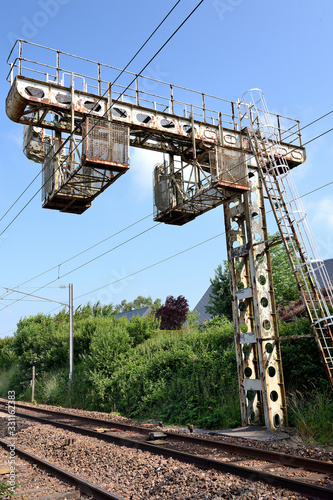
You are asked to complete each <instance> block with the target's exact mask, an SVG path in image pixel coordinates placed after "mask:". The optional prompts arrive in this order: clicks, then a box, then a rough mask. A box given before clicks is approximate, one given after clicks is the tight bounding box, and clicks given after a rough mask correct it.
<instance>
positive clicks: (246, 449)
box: [0, 400, 333, 475]
mask: <svg viewBox="0 0 333 500" xmlns="http://www.w3.org/2000/svg"><path fill="white" fill-rule="evenodd" d="M0 404H2V405H3V404H5V403H4V402H3V401H1V400H0ZM15 406H16V407H19V408H25V409H26V410H28V411H30V410H31V411H36V412H37V411H38V412H40V413H46V414H47V413H48V414H51V415H54V416H58V417H59V418H61V417H65V418H72V419H77V420H81V421H88V422H89V421H90V422H92V423H93V424H95V425H100V426H101V425H103V426H105V425H110V426H112V427H113V428H115V429H119V430H123V431H129V432H138V433H140V434H149V433H150V432H152V431H153V429H151V428H149V429H148V428H146V427H142V426H135V425H131V424H123V423H119V422H113V421H112V420H111V421H110V420H104V419H99V418H94V417H88V416H87V417H86V416H83V415H75V414H73V413H68V412H59V411H56V410H48V409H46V408H36V407H33V406H30V405H24V404H19V403H16V405H15ZM16 414H17V415H19V413H18V412H16ZM26 416H27V417H29V415H26ZM43 421H44V419H43ZM161 431H162V430H161ZM163 433H164V434H165V435H166V437H167V438H168V439H172V440H174V441H179V442H184V443H189V444H197V445H200V446H204V447H206V448H215V449H218V450H222V451H227V452H229V453H232V454H234V455H245V456H247V457H249V458H255V459H258V460H266V461H268V462H274V463H277V464H280V465H284V466H288V467H301V468H303V469H306V470H309V471H313V472H320V473H323V474H332V475H333V463H330V462H325V461H323V460H314V459H312V458H306V457H299V456H297V455H291V454H290V453H281V452H278V451H271V450H262V449H260V448H253V447H250V446H244V445H240V444H233V443H223V442H220V441H214V440H213V439H209V438H200V437H195V436H188V435H186V434H178V433H176V432H167V431H164V430H163Z"/></svg>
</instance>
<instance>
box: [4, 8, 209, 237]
mask: <svg viewBox="0 0 333 500" xmlns="http://www.w3.org/2000/svg"><path fill="white" fill-rule="evenodd" d="M203 2H204V0H200V2H199V3H198V4H197V5H196V7H195V8H194V9H193V10H192V11H191V12H190V14H189V15H188V16H187V17H186V18H185V19H184V21H183V22H182V23H181V24H180V25H179V26H178V28H177V29H176V30H175V31H174V32H173V33H172V35H171V36H170V37H169V38H168V39H167V40H166V42H164V44H163V45H162V46H161V47H160V48H159V49H158V51H157V52H155V54H154V55H153V57H151V59H150V60H149V61H148V63H147V64H146V65H145V66H144V67H143V68H142V69H141V71H140V72H139V73H138V75H141V74H142V73H143V71H144V70H145V69H146V68H147V67H148V66H149V64H150V63H151V62H152V61H153V60H154V59H155V58H156V57H157V56H158V54H159V53H160V52H161V51H162V50H163V49H164V47H165V46H166V45H167V44H168V43H169V42H170V40H171V39H172V38H173V37H174V36H175V35H176V33H177V32H178V31H179V30H180V29H181V28H182V26H183V25H184V24H185V23H186V22H187V21H188V19H189V18H190V17H191V16H192V15H193V14H194V12H195V11H196V10H197V9H198V8H199V6H200V5H201V4H202V3H203ZM178 3H179V2H177V3H176V5H177V4H178ZM176 5H175V6H174V7H173V9H174V8H175V7H176ZM173 9H171V11H170V12H169V14H170V13H171V12H172V10H173ZM169 14H168V15H169ZM168 15H167V16H166V17H165V19H166V18H167V17H168ZM165 19H164V20H165ZM164 20H163V21H162V22H161V23H160V24H162V23H163V22H164ZM156 30H157V29H156ZM156 30H155V32H156ZM151 37H152V35H150V37H149V38H151ZM144 45H145V44H144ZM144 45H143V46H144ZM143 46H142V48H143ZM140 50H141V49H140ZM140 50H139V51H138V52H140ZM122 72H124V70H123V71H122ZM119 76H120V75H118V77H117V78H119ZM136 78H137V75H136V76H135V77H134V78H133V80H132V81H131V82H130V83H129V85H128V86H127V87H126V88H125V89H124V90H123V92H122V93H121V94H120V95H119V97H118V98H117V99H116V100H115V101H113V102H112V104H111V106H109V107H108V108H107V109H106V111H105V113H104V114H103V116H102V117H98V119H97V121H96V123H94V124H93V125H92V126H91V127H90V129H89V131H88V132H87V133H86V134H85V135H84V136H83V137H82V138H81V139H80V140H79V141H78V143H76V144H75V147H74V148H73V149H72V151H71V153H72V152H73V151H76V150H77V149H78V146H79V145H80V144H82V142H83V141H84V139H85V138H86V137H87V135H88V134H90V133H91V132H92V130H93V129H94V128H95V127H96V126H97V125H98V123H99V122H100V121H101V120H102V119H103V117H104V116H105V115H106V114H107V113H108V111H109V110H110V109H111V108H112V107H113V106H114V105H115V104H116V103H117V102H118V101H119V99H120V98H121V96H122V95H124V93H125V92H126V90H128V89H129V88H130V86H131V85H132V84H133V83H134V82H135V80H136ZM105 93H106V92H104V95H105ZM101 98H102V97H100V98H99V100H98V101H97V102H99V101H100V100H101ZM91 112H92V110H91V111H90V112H89V113H87V115H89V114H90V113H91ZM78 128H79V127H76V128H75V129H74V131H72V132H71V134H70V135H69V136H68V137H67V138H66V139H65V141H64V142H63V143H62V145H61V146H60V147H59V148H58V150H57V151H55V152H54V155H53V156H52V157H54V156H56V155H57V154H58V153H59V152H60V151H61V150H62V149H63V148H64V146H65V145H66V144H67V142H68V141H69V139H70V138H71V137H74V135H75V132H77V131H78ZM51 159H52V158H50V160H49V162H50V161H51ZM65 161H66V160H64V161H62V162H61V163H60V164H59V166H58V167H57V168H56V170H55V171H54V173H55V172H56V171H57V170H59V169H60V168H61V166H62V165H63V164H64V163H65ZM44 167H45V165H44ZM42 170H43V169H42ZM54 173H53V174H51V175H50V177H49V178H48V179H46V181H45V182H44V184H42V186H41V187H40V188H39V189H38V191H36V193H35V194H34V195H33V196H32V197H31V198H30V199H29V200H28V202H27V203H26V204H25V205H24V206H23V208H22V209H21V210H20V211H19V212H18V213H17V214H16V216H15V217H14V218H13V219H12V220H11V221H10V223H9V224H8V225H7V226H6V227H5V229H4V230H3V231H2V232H1V233H0V236H2V235H3V234H4V233H5V231H7V229H8V228H9V227H10V226H11V225H12V224H13V223H14V222H15V220H16V219H17V218H18V217H19V216H20V215H21V213H22V212H23V211H24V210H25V209H26V208H27V206H28V205H29V204H30V203H31V202H32V200H33V199H34V198H35V197H36V196H37V194H38V193H39V192H40V191H41V190H42V189H43V187H44V186H45V185H46V184H47V182H48V181H49V180H50V179H51V177H52V176H53V175H54ZM39 175H40V173H39V174H38V175H37V176H36V177H35V178H34V180H33V181H32V182H34V181H35V180H36V179H37V178H38V177H39ZM74 175H75V171H74V173H72V175H70V176H69V178H68V181H69V180H71V178H72V177H73V176H74ZM20 197H21V195H20ZM20 197H19V198H20ZM15 203H16V202H15ZM15 203H14V204H13V206H14V205H15ZM7 213H8V211H7Z"/></svg>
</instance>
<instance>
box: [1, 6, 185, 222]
mask: <svg viewBox="0 0 333 500" xmlns="http://www.w3.org/2000/svg"><path fill="white" fill-rule="evenodd" d="M180 2H181V0H178V1H177V2H176V3H175V5H174V6H173V7H172V8H171V9H170V10H169V12H168V13H167V15H166V16H165V17H164V18H163V19H162V21H161V22H160V23H159V25H158V26H157V27H156V28H155V29H154V31H153V32H152V33H151V34H150V35H149V37H148V38H147V39H146V41H145V42H144V43H143V44H142V45H141V47H140V48H139V50H137V51H136V53H135V54H134V56H133V57H132V58H131V59H130V61H129V62H128V63H127V64H126V66H125V67H124V68H123V69H122V70H121V72H120V73H119V75H118V76H117V77H116V78H115V80H114V81H113V82H112V85H114V84H115V83H116V81H117V80H118V79H119V78H120V77H121V75H122V74H123V73H124V72H125V71H126V69H127V68H128V67H129V66H130V64H131V63H132V62H133V61H134V59H135V58H136V57H137V56H138V55H139V53H140V52H141V51H142V49H143V48H144V47H145V46H146V45H147V43H148V42H149V40H150V39H151V38H152V37H153V36H154V35H155V33H156V32H157V31H158V30H159V28H160V27H161V26H162V24H163V23H164V22H165V21H166V19H167V18H168V17H169V16H170V14H171V13H172V12H173V11H174V9H175V8H176V7H177V5H178V4H179V3H180ZM106 93H107V90H106V91H105V92H104V94H103V95H102V97H104V96H105V94H106ZM100 100H101V97H100V98H99V100H98V101H97V103H96V104H98V102H100ZM92 111H93V110H90V111H89V113H87V115H90V114H91V113H92ZM61 148H62V146H61ZM61 148H60V149H61ZM57 153H58V151H57ZM55 154H56V153H55ZM42 171H43V168H42V169H41V170H40V172H38V174H37V175H36V176H35V177H34V178H33V179H32V181H31V182H30V183H29V184H28V186H27V187H26V188H25V189H24V190H23V191H22V193H21V194H20V195H19V196H18V197H17V198H16V200H15V201H14V202H13V203H12V205H11V206H10V207H9V208H8V210H7V211H6V212H5V213H4V214H3V215H2V217H1V218H0V222H1V221H2V220H3V219H4V218H5V217H6V215H7V214H8V213H9V212H10V211H11V209H12V208H13V207H14V206H15V205H16V203H17V202H18V201H19V200H20V199H21V198H22V196H23V195H24V194H25V193H26V192H27V190H28V189H29V188H30V186H32V184H33V183H34V182H35V181H36V180H37V179H38V177H39V176H40V174H41V173H42ZM42 187H43V186H42Z"/></svg>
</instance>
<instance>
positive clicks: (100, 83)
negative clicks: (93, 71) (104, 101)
mask: <svg viewBox="0 0 333 500" xmlns="http://www.w3.org/2000/svg"><path fill="white" fill-rule="evenodd" d="M98 95H102V82H101V65H100V63H98Z"/></svg>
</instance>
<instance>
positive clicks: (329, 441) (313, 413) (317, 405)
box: [288, 392, 333, 445]
mask: <svg viewBox="0 0 333 500" xmlns="http://www.w3.org/2000/svg"><path fill="white" fill-rule="evenodd" d="M288 399H289V419H290V424H291V425H293V426H294V427H296V428H297V430H298V433H299V435H300V437H301V438H302V439H303V441H304V442H306V443H311V442H317V443H321V444H324V445H333V395H332V393H323V394H322V393H319V392H312V393H311V392H308V393H307V394H306V395H305V394H301V393H300V392H294V393H292V394H290V395H289V398H288Z"/></svg>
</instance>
